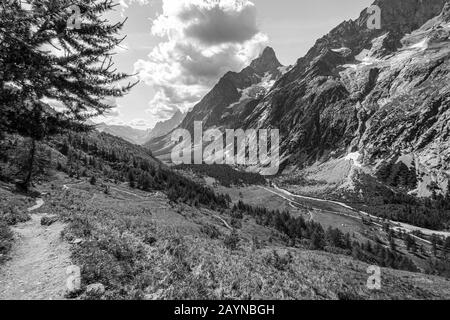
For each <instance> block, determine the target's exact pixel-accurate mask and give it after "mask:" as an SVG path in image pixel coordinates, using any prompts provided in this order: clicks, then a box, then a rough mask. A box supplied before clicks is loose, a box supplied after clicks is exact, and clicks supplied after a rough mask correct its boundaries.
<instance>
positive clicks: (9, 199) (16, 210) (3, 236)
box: [0, 188, 31, 263]
mask: <svg viewBox="0 0 450 320" xmlns="http://www.w3.org/2000/svg"><path fill="white" fill-rule="evenodd" d="M30 203H31V202H30V199H28V198H26V197H24V196H21V195H18V194H14V193H12V192H10V191H8V190H5V189H2V188H0V263H3V262H4V261H5V260H6V259H7V257H8V254H9V253H10V251H11V248H12V245H13V242H14V234H13V232H12V231H11V226H14V225H16V224H18V223H21V222H26V221H28V220H30V216H29V214H28V212H27V210H26V208H27V207H28V206H30Z"/></svg>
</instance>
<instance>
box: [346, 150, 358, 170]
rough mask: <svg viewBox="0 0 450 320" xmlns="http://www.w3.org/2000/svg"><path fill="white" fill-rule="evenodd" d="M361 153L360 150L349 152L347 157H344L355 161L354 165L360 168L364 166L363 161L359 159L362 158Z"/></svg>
mask: <svg viewBox="0 0 450 320" xmlns="http://www.w3.org/2000/svg"><path fill="white" fill-rule="evenodd" d="M361 156H362V155H361V153H359V152H352V153H349V154H348V155H347V156H346V157H345V158H344V160H347V161H353V165H354V166H356V167H358V168H362V163H361V162H360V161H359V159H360V158H361Z"/></svg>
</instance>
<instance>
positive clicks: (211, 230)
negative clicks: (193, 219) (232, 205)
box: [200, 223, 221, 239]
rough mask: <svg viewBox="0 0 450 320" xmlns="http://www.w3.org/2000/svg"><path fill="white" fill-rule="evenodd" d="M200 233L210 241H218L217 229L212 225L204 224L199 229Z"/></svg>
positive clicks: (218, 233) (218, 232)
mask: <svg viewBox="0 0 450 320" xmlns="http://www.w3.org/2000/svg"><path fill="white" fill-rule="evenodd" d="M200 231H201V232H202V233H204V234H206V235H207V236H208V237H210V238H211V239H218V238H219V237H220V235H221V234H220V231H219V229H217V227H216V226H215V225H212V224H209V223H207V224H205V225H203V226H202V227H201V228H200Z"/></svg>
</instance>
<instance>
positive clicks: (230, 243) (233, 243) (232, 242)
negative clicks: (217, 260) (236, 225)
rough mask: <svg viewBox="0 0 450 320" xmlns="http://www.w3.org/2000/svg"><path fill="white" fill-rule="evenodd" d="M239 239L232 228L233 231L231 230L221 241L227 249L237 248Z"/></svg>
mask: <svg viewBox="0 0 450 320" xmlns="http://www.w3.org/2000/svg"><path fill="white" fill-rule="evenodd" d="M239 241H240V239H239V235H238V233H237V231H236V229H233V231H231V233H230V234H229V235H227V236H226V237H225V240H224V241H223V243H224V245H225V247H227V248H228V249H230V250H237V249H238V248H239Z"/></svg>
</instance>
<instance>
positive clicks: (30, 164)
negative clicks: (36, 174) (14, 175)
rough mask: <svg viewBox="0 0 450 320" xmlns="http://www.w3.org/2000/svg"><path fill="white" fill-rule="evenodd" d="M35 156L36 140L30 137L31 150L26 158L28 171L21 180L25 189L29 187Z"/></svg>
mask: <svg viewBox="0 0 450 320" xmlns="http://www.w3.org/2000/svg"><path fill="white" fill-rule="evenodd" d="M35 157H36V140H34V139H33V138H31V150H30V157H29V158H28V173H27V176H26V178H25V181H24V182H23V186H24V188H25V190H28V189H29V188H30V184H31V178H32V177H33V169H34V158H35Z"/></svg>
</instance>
